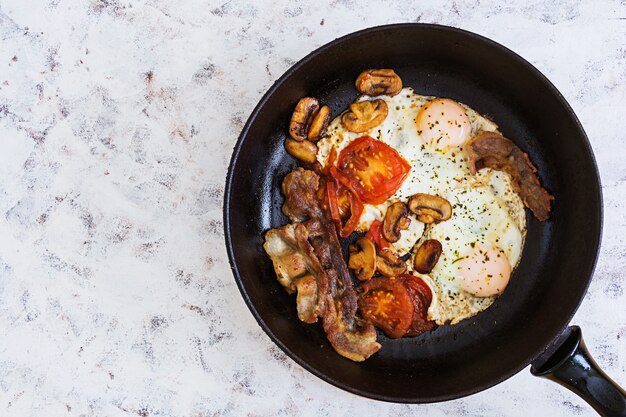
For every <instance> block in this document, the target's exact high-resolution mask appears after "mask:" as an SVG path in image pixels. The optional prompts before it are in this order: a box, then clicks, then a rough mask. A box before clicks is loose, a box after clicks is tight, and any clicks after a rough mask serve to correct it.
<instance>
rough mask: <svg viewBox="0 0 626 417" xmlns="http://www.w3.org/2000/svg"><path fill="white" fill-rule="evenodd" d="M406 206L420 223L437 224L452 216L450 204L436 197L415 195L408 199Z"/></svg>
mask: <svg viewBox="0 0 626 417" xmlns="http://www.w3.org/2000/svg"><path fill="white" fill-rule="evenodd" d="M408 206H409V210H411V211H412V212H413V213H415V214H416V215H417V220H419V221H421V222H422V223H427V224H429V223H439V222H442V221H444V220H448V219H449V218H450V216H452V206H451V205H450V202H449V201H448V200H446V199H445V198H441V197H439V196H436V195H430V194H421V193H418V194H415V195H413V196H411V198H409V203H408Z"/></svg>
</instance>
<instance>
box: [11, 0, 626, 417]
mask: <svg viewBox="0 0 626 417" xmlns="http://www.w3.org/2000/svg"><path fill="white" fill-rule="evenodd" d="M409 21H410V22H434V23H441V24H447V25H452V26H457V27H461V28H465V29H469V30H471V31H474V32H478V33H480V34H482V35H485V36H488V37H490V38H492V39H494V40H496V41H497V42H500V43H502V44H504V45H506V46H508V47H509V48H511V49H513V50H514V51H516V52H518V53H519V54H521V55H522V56H524V57H525V58H526V59H528V60H529V61H530V62H532V63H533V64H534V65H536V66H537V67H538V68H539V69H540V70H541V71H542V72H543V73H544V74H546V75H547V76H548V78H550V79H551V80H552V81H553V82H554V83H555V84H556V86H557V87H558V88H559V89H560V91H561V92H562V93H563V94H564V95H565V97H566V98H567V99H568V100H569V102H570V103H571V104H572V106H573V108H574V110H575V111H576V112H577V114H578V116H579V117H580V120H581V121H582V123H583V125H584V126H585V129H586V130H587V132H588V134H589V137H590V140H591V143H592V145H593V148H594V150H595V152H596V156H597V159H598V163H599V166H600V171H601V175H602V181H603V190H604V196H605V201H604V205H605V209H606V214H605V229H604V240H603V247H602V253H601V256H600V260H599V264H598V267H597V272H596V275H595V278H594V280H593V282H592V283H591V287H590V289H589V293H588V294H587V296H586V297H585V300H584V302H583V304H582V306H581V308H580V310H579V311H578V314H577V315H576V317H575V318H574V322H575V323H577V324H580V325H581V326H582V327H583V329H584V332H585V337H586V340H587V344H588V345H589V347H590V348H591V350H592V352H593V353H594V354H595V357H596V359H597V360H598V362H599V363H600V364H601V365H602V366H603V367H604V368H605V369H606V370H607V371H608V372H609V373H610V374H611V375H613V376H614V377H615V378H616V379H617V380H618V381H620V382H621V383H622V384H623V385H626V310H625V307H624V306H625V305H626V294H625V290H624V276H625V274H626V272H625V271H626V162H625V161H626V147H625V138H624V136H625V134H626V133H625V132H626V88H625V83H626V2H625V1H624V0H621V1H619V0H615V1H580V0H579V1H567V0H549V1H534V0H509V1H505V2H502V1H499V0H474V1H444V2H441V1H436V0H431V1H424V0H421V1H406V0H398V1H389V2H384V1H357V0H352V1H351V0H342V1H340V0H337V1H333V2H324V1H318V2H311V1H305V0H301V1H285V0H262V1H237V0H230V1H223V2H216V1H212V0H208V1H207V0H204V1H202V0H185V1H177V0H163V1H157V0H1V1H0V39H1V40H0V332H1V336H0V415H2V416H46V417H48V416H50V417H52V416H137V415H139V416H243V415H253V416H309V415H320V416H333V417H334V416H354V415H368V416H393V417H402V416H407V417H408V416H413V415H420V416H443V415H453V416H478V415H511V416H528V415H533V416H571V415H585V416H589V415H593V412H592V411H591V409H590V408H589V407H588V406H587V405H586V404H585V403H583V402H582V401H581V400H579V399H578V398H577V397H575V396H574V395H573V394H571V393H570V392H569V391H566V390H564V389H560V388H559V387H558V386H557V385H555V384H552V383H550V382H548V381H545V380H540V379H536V378H533V377H531V376H530V374H529V372H528V371H527V370H526V371H523V372H521V373H520V374H518V375H517V376H515V377H513V378H511V379H510V380H508V381H506V382H504V383H503V384H501V385H499V386H497V387H495V388H492V389H490V390H487V391H485V392H482V393H480V394H478V395H474V396H472V397H469V398H465V399H462V400H458V401H452V402H448V403H443V404H435V405H416V406H411V405H393V404H387V403H381V402H376V401H372V400H368V399H364V398H359V397H356V396H354V395H352V394H348V393H345V392H343V391H341V390H339V389H336V388H334V387H333V386H330V385H328V384H326V383H325V382H323V381H321V380H319V379H318V378H316V377H314V376H312V375H310V374H309V373H308V372H306V371H305V370H303V369H302V368H301V367H300V366H298V365H296V364H295V363H294V362H293V361H291V360H290V359H289V358H287V357H286V356H285V355H284V354H283V353H282V352H281V351H280V350H279V349H278V348H277V347H275V346H274V345H273V344H272V342H271V341H270V340H269V338H268V337H267V336H266V335H265V334H264V333H263V331H262V330H261V329H260V327H259V326H258V325H257V323H256V322H255V320H254V318H253V317H252V315H251V314H250V312H249V311H248V309H247V307H246V306H245V304H244V302H243V300H242V298H241V296H240V294H239V291H238V290H237V288H236V286H235V284H234V280H233V277H232V275H231V273H230V269H229V267H228V262H227V259H226V253H225V250H224V244H223V231H222V208H221V207H222V193H223V183H224V178H225V173H226V168H227V166H228V161H229V158H230V153H231V150H232V148H233V145H234V143H235V141H236V138H237V136H238V133H239V131H240V129H241V128H242V126H243V123H244V122H245V120H246V117H247V116H248V114H249V113H250V112H251V110H252V109H253V107H254V106H255V104H256V103H257V101H258V100H259V98H260V97H261V95H262V94H263V92H264V91H265V90H266V89H267V88H268V87H269V86H270V85H271V84H272V83H273V82H274V81H275V80H276V79H277V78H278V77H279V76H280V75H281V74H282V73H283V72H284V71H285V70H286V69H287V68H288V67H289V66H291V65H292V64H293V63H295V62H296V61H297V60H298V59H300V58H302V57H303V56H304V55H306V54H307V53H309V52H310V51H311V50H313V49H314V48H317V47H318V46H320V45H322V44H324V43H326V42H328V41H330V40H332V39H334V38H336V37H338V36H340V35H344V34H346V33H349V32H352V31H355V30H357V29H362V28H365V27H369V26H374V25H379V24H385V23H392V22H409ZM511 82H515V80H511ZM563 256H564V257H565V259H567V258H566V257H567V254H563ZM547 278H548V279H549V277H547ZM555 302H558V300H555ZM485 343H488V341H486V342H485ZM468 378H471V375H468Z"/></svg>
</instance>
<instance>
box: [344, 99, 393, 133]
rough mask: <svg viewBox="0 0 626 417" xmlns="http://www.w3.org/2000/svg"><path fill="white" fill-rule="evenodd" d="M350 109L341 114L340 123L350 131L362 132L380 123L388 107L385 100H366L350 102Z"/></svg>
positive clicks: (385, 115)
mask: <svg viewBox="0 0 626 417" xmlns="http://www.w3.org/2000/svg"><path fill="white" fill-rule="evenodd" d="M348 107H349V108H350V110H348V111H347V112H345V113H344V114H343V116H341V123H343V125H344V126H345V128H346V129H348V130H349V131H350V132H355V133H363V132H365V131H367V130H370V129H371V128H373V127H376V126H378V125H379V124H381V123H382V122H383V121H384V120H385V118H386V117H387V113H388V112H389V109H388V108H387V103H386V102H385V100H381V99H377V100H366V101H359V102H357V103H352V104H350V106H348Z"/></svg>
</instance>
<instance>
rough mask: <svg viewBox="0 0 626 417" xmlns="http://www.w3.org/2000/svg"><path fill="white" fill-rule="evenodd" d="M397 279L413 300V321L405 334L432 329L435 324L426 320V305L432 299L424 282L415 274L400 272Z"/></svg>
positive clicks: (414, 334)
mask: <svg viewBox="0 0 626 417" xmlns="http://www.w3.org/2000/svg"><path fill="white" fill-rule="evenodd" d="M398 279H399V280H400V281H401V282H402V283H403V284H404V286H405V287H406V289H407V290H408V291H409V295H410V296H411V299H412V301H413V321H412V323H411V325H410V327H409V330H408V331H407V333H406V336H418V335H420V334H422V333H425V332H429V331H431V330H434V329H435V328H436V327H437V325H436V324H435V322H434V321H430V320H428V307H430V303H431V302H432V300H433V294H432V292H431V291H430V288H429V287H428V285H426V283H425V282H424V281H423V280H422V279H421V278H420V277H416V276H415V275H410V274H402V275H400V276H399V277H398Z"/></svg>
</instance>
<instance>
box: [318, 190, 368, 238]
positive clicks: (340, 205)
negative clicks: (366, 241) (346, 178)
mask: <svg viewBox="0 0 626 417" xmlns="http://www.w3.org/2000/svg"><path fill="white" fill-rule="evenodd" d="M326 193H327V197H328V208H329V210H330V217H331V219H333V221H334V222H335V224H336V225H337V230H338V232H339V236H340V237H348V236H350V234H351V233H352V232H354V229H356V227H357V226H358V225H359V219H360V218H361V213H363V203H361V200H359V198H358V197H357V196H356V195H355V194H354V193H353V192H351V191H350V190H348V189H346V188H345V187H342V186H341V185H339V187H337V184H336V183H335V181H334V180H332V179H329V181H328V182H327V183H326ZM346 202H347V204H346ZM346 206H348V207H347V208H346ZM348 209H349V211H348ZM348 213H349V214H350V218H349V219H348V221H346V223H345V224H342V219H343V218H345V217H346V216H347V215H348Z"/></svg>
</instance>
